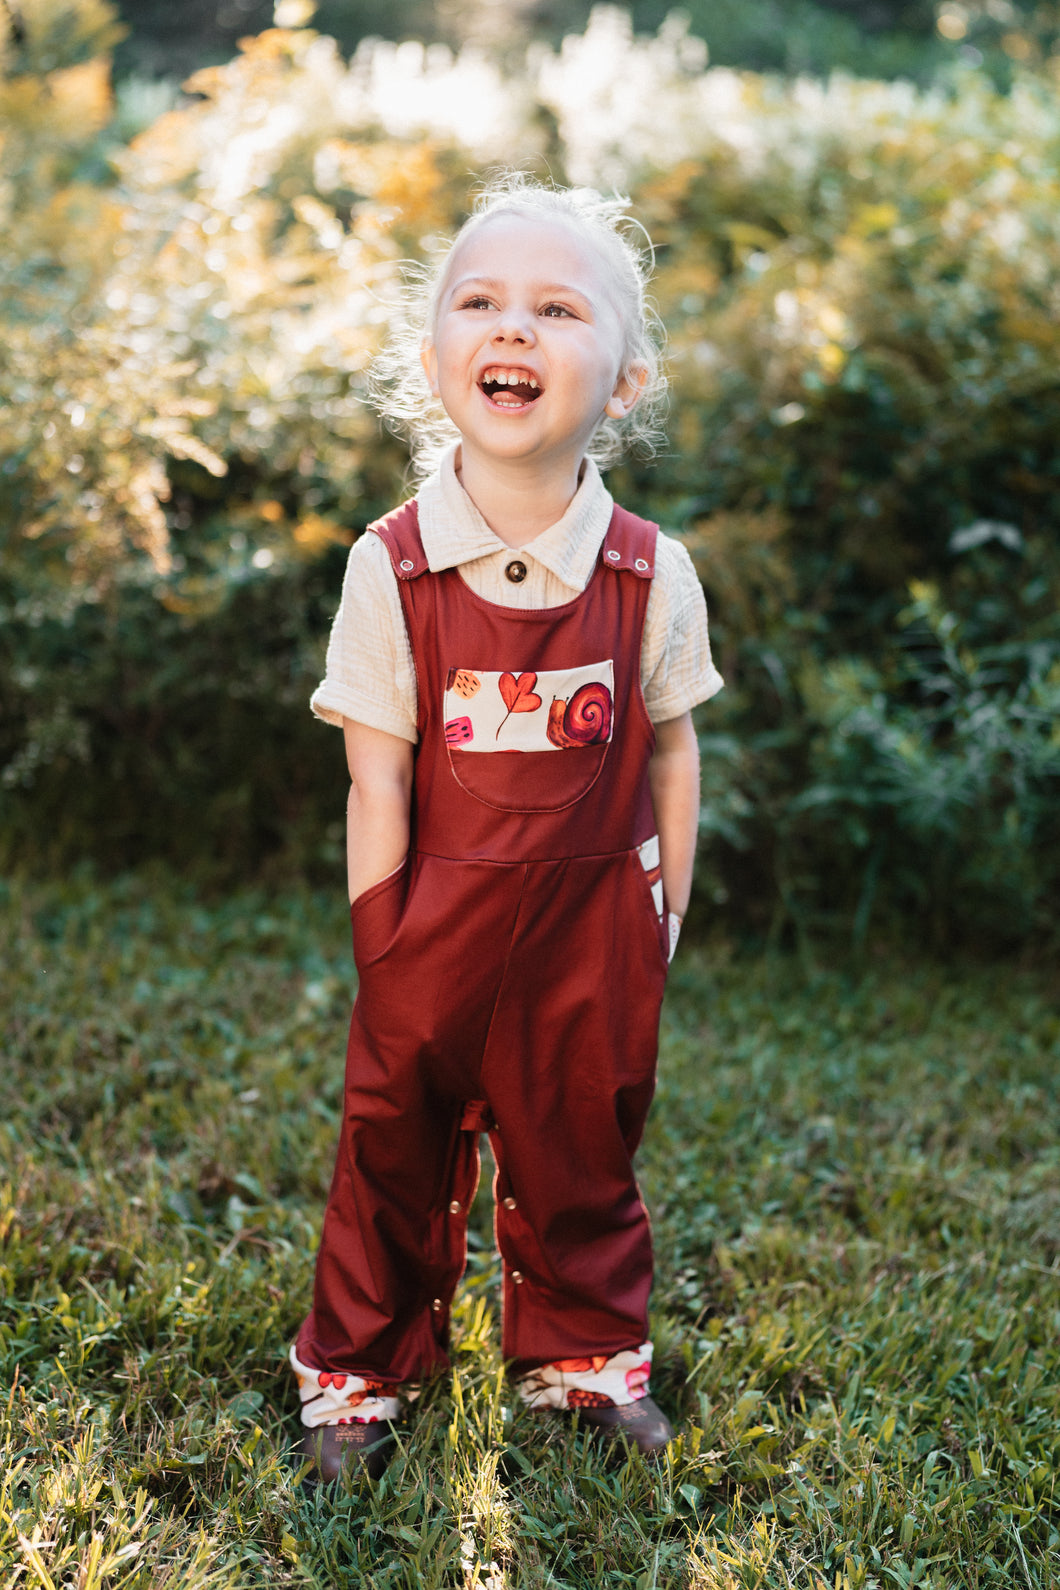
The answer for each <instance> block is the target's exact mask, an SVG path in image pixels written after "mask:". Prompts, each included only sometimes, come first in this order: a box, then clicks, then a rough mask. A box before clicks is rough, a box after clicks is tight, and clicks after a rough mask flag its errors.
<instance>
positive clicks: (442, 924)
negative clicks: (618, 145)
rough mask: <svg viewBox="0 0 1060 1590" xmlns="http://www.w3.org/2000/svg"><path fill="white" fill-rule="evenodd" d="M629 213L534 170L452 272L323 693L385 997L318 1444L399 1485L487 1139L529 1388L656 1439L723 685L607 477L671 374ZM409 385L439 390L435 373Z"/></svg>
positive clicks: (479, 225)
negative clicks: (342, 753)
mask: <svg viewBox="0 0 1060 1590" xmlns="http://www.w3.org/2000/svg"><path fill="white" fill-rule="evenodd" d="M622 212H623V204H622V202H621V201H618V200H613V201H611V200H606V199H603V198H601V197H600V195H598V194H596V193H593V192H591V191H589V190H584V189H577V190H562V189H551V188H545V187H541V186H538V185H537V184H535V183H533V182H531V181H530V180H528V179H527V178H525V177H522V176H514V177H508V178H506V179H504V180H503V181H501V182H499V183H497V184H494V185H493V186H492V187H491V188H489V189H488V190H487V191H486V192H485V193H484V194H483V195H482V196H481V198H480V200H479V203H478V205H477V208H476V211H475V214H474V215H473V216H472V218H471V219H470V220H469V221H468V222H467V224H466V225H465V226H464V227H463V229H462V230H461V231H460V233H459V234H458V235H457V237H456V239H455V242H454V243H453V245H452V247H451V249H450V250H449V251H448V253H447V254H446V256H445V258H444V259H443V260H442V261H441V263H440V266H439V269H438V271H437V273H436V276H435V278H434V280H432V281H430V282H428V283H427V287H426V302H425V304H424V308H423V319H422V320H421V321H420V325H419V328H418V335H417V341H418V343H419V347H418V350H417V351H418V353H419V359H418V360H414V359H410V358H409V356H408V354H407V353H405V355H404V358H405V360H406V363H405V368H404V369H401V360H402V357H403V355H402V351H401V350H400V349H396V350H394V351H392V353H391V356H390V360H389V366H390V369H391V370H393V371H396V372H397V375H398V377H399V379H398V381H397V385H396V388H395V390H394V391H393V392H392V394H391V396H390V398H389V399H388V400H387V406H388V409H389V413H390V416H391V418H393V416H394V414H395V413H397V414H399V415H400V416H401V417H403V418H404V419H405V421H406V422H409V423H410V429H411V430H412V439H413V444H414V448H415V449H416V450H417V453H418V457H419V458H420V460H421V462H422V461H423V459H424V455H425V453H429V451H430V449H431V448H434V449H435V454H434V456H435V459H437V449H438V445H439V443H440V442H444V441H445V440H446V439H447V438H446V436H445V433H444V432H441V433H440V432H439V425H438V422H439V420H440V421H441V422H442V424H443V425H447V426H448V438H449V439H451V445H450V446H449V447H448V450H446V451H445V452H444V453H443V454H442V456H441V458H440V461H437V462H436V467H435V468H434V470H433V472H432V473H431V474H430V475H429V476H428V478H427V479H426V480H425V481H424V482H423V484H422V486H421V487H420V490H419V492H418V494H417V496H416V497H415V498H414V499H413V500H412V501H411V502H408V503H406V504H404V506H402V507H400V508H398V509H397V510H396V511H395V512H393V513H391V514H389V515H388V516H387V517H386V518H385V519H382V520H380V521H379V523H377V524H374V525H371V526H370V527H369V530H370V532H371V533H370V534H366V535H364V536H363V537H362V538H361V539H360V540H359V541H358V542H357V543H356V544H355V545H354V547H353V549H352V551H351V553H350V560H349V566H348V571H347V575H346V580H345V585H344V589H343V596H342V605H341V607H340V609H339V612H338V615H337V617H336V619H335V626H334V629H333V632H332V636H331V642H330V645H329V649H328V661H327V677H326V678H325V680H324V683H323V684H322V685H321V686H320V688H319V689H318V690H317V692H316V693H315V695H314V697H313V703H312V705H313V707H314V710H315V711H316V712H317V713H318V714H319V715H320V716H321V717H322V718H324V719H325V720H326V721H328V722H331V723H335V724H339V723H341V724H342V726H343V729H344V731H345V737H346V753H347V759H348V762H349V770H350V779H351V790H350V798H349V807H348V828H347V837H348V856H349V890H350V899H351V901H352V906H351V918H352V925H353V946H354V958H355V961H356V964H357V970H358V974H359V992H358V996H357V1001H356V1004H355V1006H354V1010H353V1018H352V1024H351V1030H350V1039H349V1046H348V1051H347V1068H346V1095H345V1110H344V1120H343V1124H342V1134H341V1139H340V1143H339V1150H338V1161H337V1165H336V1169H335V1175H334V1180H333V1182H332V1186H331V1193H330V1196H329V1199H328V1205H327V1210H326V1214H325V1218H324V1228H323V1235H322V1238H321V1244H320V1251H319V1254H318V1257H317V1266H316V1283H315V1290H314V1297H313V1307H312V1310H311V1312H310V1314H309V1317H308V1318H307V1319H306V1321H305V1323H304V1324H303V1326H302V1328H301V1330H300V1332H299V1334H298V1338H297V1341H296V1343H295V1345H294V1347H293V1348H292V1350H291V1364H292V1366H293V1368H294V1371H295V1373H296V1375H297V1377H298V1383H299V1388H300V1393H301V1399H302V1421H303V1424H304V1425H305V1426H306V1431H305V1436H304V1440H303V1450H304V1451H305V1452H306V1454H307V1455H308V1456H309V1457H310V1458H312V1459H313V1461H314V1464H315V1468H316V1472H317V1474H318V1475H319V1477H321V1478H323V1479H325V1480H331V1479H334V1478H336V1477H337V1476H338V1475H339V1474H340V1473H341V1471H342V1468H343V1464H344V1462H345V1463H348V1462H357V1461H364V1462H365V1463H366V1465H367V1467H368V1468H369V1470H370V1472H372V1473H375V1474H378V1473H380V1472H381V1471H382V1468H383V1466H384V1464H385V1462H386V1459H387V1457H388V1456H389V1452H390V1443H391V1442H392V1430H393V1422H394V1420H395V1419H396V1418H397V1417H398V1416H399V1413H400V1407H401V1402H400V1397H401V1396H402V1395H407V1394H408V1392H409V1390H410V1388H412V1387H414V1386H415V1384H416V1383H417V1382H419V1381H421V1380H423V1379H424V1377H426V1376H428V1375H430V1374H432V1373H435V1372H437V1371H438V1370H440V1369H442V1368H444V1367H445V1365H446V1364H447V1363H448V1358H447V1355H446V1346H447V1336H448V1325H449V1309H450V1304H451V1302H452V1298H453V1293H454V1291H455V1289H456V1286H457V1283H458V1281H459V1279H460V1276H461V1274H462V1272H463V1268H464V1262H465V1255H466V1244H465V1232H466V1221H467V1216H468V1209H469V1206H470V1205H471V1202H472V1200H473V1198H474V1196H475V1190H476V1187H477V1184H478V1173H479V1158H478V1141H479V1134H480V1132H483V1131H486V1132H488V1133H489V1134H490V1141H491V1144H492V1147H493V1153H494V1157H495V1160H496V1166H497V1170H496V1177H495V1182H494V1192H495V1199H496V1217H495V1229H496V1239H497V1244H498V1247H499V1249H500V1253H501V1256H502V1259H503V1266H504V1324H503V1339H502V1348H503V1352H504V1356H505V1358H506V1359H507V1360H508V1361H509V1362H510V1367H511V1372H512V1374H513V1375H514V1376H515V1378H516V1380H517V1383H518V1386H519V1390H520V1392H521V1394H522V1396H523V1398H524V1399H525V1400H526V1401H527V1402H529V1403H531V1404H532V1405H533V1406H534V1407H538V1408H545V1409H551V1410H556V1411H563V1410H566V1411H571V1412H573V1411H575V1410H576V1411H577V1413H578V1414H579V1416H580V1417H581V1419H582V1421H583V1422H584V1423H586V1424H589V1425H592V1426H595V1427H598V1428H600V1429H602V1430H604V1431H607V1432H609V1433H614V1434H619V1435H625V1437H626V1438H627V1439H628V1440H629V1441H631V1442H633V1443H634V1444H635V1445H636V1446H638V1447H639V1448H641V1449H642V1450H643V1451H649V1452H650V1451H653V1450H656V1449H658V1448H661V1447H664V1446H665V1444H666V1442H667V1441H668V1440H669V1438H670V1436H671V1434H672V1431H671V1429H670V1426H669V1424H668V1423H667V1421H666V1419H665V1417H664V1416H663V1414H662V1413H661V1411H660V1410H659V1409H658V1407H657V1406H656V1405H655V1403H654V1402H653V1401H652V1399H651V1397H650V1396H649V1394H648V1376H649V1371H650V1366H651V1356H652V1348H651V1343H650V1341H649V1340H648V1312H647V1311H648V1294H649V1290H650V1286H651V1277H652V1253H651V1232H650V1227H649V1223H648V1216H647V1213H646V1211H645V1208H644V1205H643V1203H642V1202H641V1198H640V1194H639V1191H638V1188H637V1183H636V1181H635V1179H634V1175H633V1168H632V1156H633V1153H634V1151H635V1149H636V1147H637V1144H638V1143H639V1141H640V1138H641V1134H642V1131H643V1128H644V1121H645V1117H646V1115H647V1111H648V1106H649V1103H650V1101H651V1096H652V1091H653V1087H654V1082H655V1062H656V1050H657V1043H658V1023H659V1007H660V1003H661V1000H662V995H663V988H664V984H665V979H666V969H667V963H668V959H669V956H670V955H671V954H672V953H673V948H674V946H675V944H676V939H677V931H678V927H679V925H680V921H681V915H682V913H683V912H684V911H685V908H686V905H687V901H688V895H689V888H690V883H691V873H692V861H693V853H694V849H695V838H696V825H697V818H698V809H699V760H698V753H697V746H696V737H695V733H694V731H693V728H692V722H691V717H690V708H692V707H693V706H694V705H695V704H696V703H697V702H700V701H704V700H706V699H707V698H708V697H709V696H711V695H712V694H713V693H714V692H715V691H716V690H718V689H720V687H721V679H720V677H719V676H718V674H717V672H716V671H715V669H714V666H713V664H712V662H711V657H710V648H709V643H708V639H707V622H706V608H705V605H704V602H703V595H702V591H701V590H700V587H699V583H698V581H697V579H696V576H695V573H694V571H693V568H692V565H691V561H690V559H689V558H688V555H687V553H686V552H685V550H684V549H683V548H682V547H681V546H680V545H679V544H678V543H677V542H675V541H671V540H668V539H667V538H665V537H663V536H659V535H658V534H657V529H656V526H654V525H650V524H647V523H645V522H644V521H643V520H640V519H636V518H634V517H633V516H632V515H630V514H628V513H625V512H624V511H623V510H622V509H620V508H617V507H615V505H614V504H613V502H612V500H611V497H610V495H609V494H608V492H607V490H606V488H605V487H604V485H603V483H602V481H601V479H600V474H599V471H598V468H597V464H596V462H594V454H595V457H596V458H598V459H602V460H604V461H607V460H608V459H609V458H611V457H612V456H614V455H615V454H616V452H618V451H619V450H620V449H621V447H622V446H623V445H624V444H625V442H627V441H628V440H630V439H637V437H638V436H639V437H641V438H644V437H648V438H650V436H651V434H652V416H653V411H654V410H655V408H656V407H657V404H658V400H659V398H660V397H661V393H662V387H663V382H662V379H661V377H660V375H659V370H658V357H657V352H656V348H655V346H654V342H653V337H652V326H651V322H650V319H649V316H648V314H647V312H646V308H645V296H644V293H645V282H646V277H647V270H646V268H645V266H644V264H643V261H642V258H641V255H640V254H639V253H638V250H637V249H636V247H635V246H634V245H633V244H632V243H631V242H630V240H629V235H630V234H629V227H630V223H628V222H626V221H625V219H624V217H623V213H622ZM417 382H418V383H419V388H418V390H417Z"/></svg>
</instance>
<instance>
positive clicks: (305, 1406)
mask: <svg viewBox="0 0 1060 1590" xmlns="http://www.w3.org/2000/svg"><path fill="white" fill-rule="evenodd" d="M290 1360H291V1368H292V1369H293V1370H294V1373H295V1379H296V1380H297V1381H298V1395H299V1396H300V1397H301V1399H302V1423H303V1424H304V1425H308V1427H309V1429H311V1430H315V1429H316V1428H317V1427H318V1426H320V1425H323V1424H375V1423H377V1422H378V1421H380V1420H394V1419H396V1418H397V1417H398V1415H399V1414H400V1412H401V1399H400V1398H399V1397H396V1396H395V1395H394V1390H395V1388H394V1386H393V1384H392V1382H389V1381H385V1380H371V1379H366V1378H365V1376H363V1375H343V1374H333V1373H330V1372H329V1371H327V1370H325V1369H310V1367H309V1365H308V1364H303V1363H302V1362H301V1361H300V1360H299V1358H298V1355H297V1354H296V1352H295V1350H294V1348H293V1347H292V1348H291V1353H290Z"/></svg>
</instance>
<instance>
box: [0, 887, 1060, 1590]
mask: <svg viewBox="0 0 1060 1590" xmlns="http://www.w3.org/2000/svg"><path fill="white" fill-rule="evenodd" d="M0 937H2V941H3V944H4V952H3V963H4V965H3V971H2V973H0V976H2V978H3V986H2V990H0V1003H2V1020H3V1024H4V1045H3V1061H2V1072H0V1299H2V1301H0V1358H2V1362H3V1388H4V1390H3V1393H2V1394H0V1443H2V1447H0V1452H2V1464H0V1590H14V1587H15V1586H18V1587H20V1590H21V1587H23V1586H44V1587H46V1590H60V1587H65V1586H69V1587H72V1590H97V1587H103V1586H107V1587H115V1590H117V1587H119V1586H120V1587H132V1586H138V1587H142V1590H148V1587H150V1590H156V1587H165V1586H172V1587H177V1586H181V1587H185V1586H186V1587H194V1590H200V1587H206V1586H222V1585H224V1586H228V1585H231V1586H237V1585H238V1586H255V1585H298V1586H302V1585H304V1586H311V1585H312V1586H336V1587H347V1586H348V1587H352V1586H360V1585H366V1586H373V1587H377V1586H378V1587H383V1586H399V1585H402V1586H410V1587H419V1586H426V1587H430V1586H454V1587H466V1586H473V1585H479V1586H483V1587H489V1590H501V1586H505V1587H508V1586H510V1587H515V1586H540V1587H542V1590H544V1587H545V1586H550V1587H555V1590H562V1587H564V1586H568V1587H574V1586H577V1587H579V1590H580V1587H587V1586H630V1587H633V1586H637V1587H641V1590H647V1587H650V1586H688V1587H695V1590H708V1587H709V1590H715V1587H717V1590H721V1587H729V1586H733V1587H735V1586H740V1587H743V1586H747V1587H750V1586H768V1587H773V1586H778V1587H779V1586H789V1585H792V1586H794V1585H797V1586H800V1587H802V1586H805V1587H813V1590H819V1587H823V1586H827V1587H828V1590H835V1587H844V1590H846V1587H849V1590H855V1587H860V1586H879V1587H881V1590H883V1587H887V1590H890V1587H892V1586H912V1585H921V1586H932V1587H936V1590H940V1587H943V1586H946V1587H952V1590H965V1587H979V1586H984V1587H985V1586H994V1585H998V1586H1002V1585H1003V1586H1013V1587H1020V1586H1024V1587H1029V1590H1038V1587H1042V1590H1044V1587H1047V1586H1053V1585H1056V1584H1058V1583H1060V1495H1058V1494H1057V1476H1058V1472H1060V1132H1058V1125H1060V1099H1058V1089H1057V1059H1058V1053H1060V1018H1058V1016H1057V1013H1056V1010H1057V1006H1056V998H1055V996H1056V992H1057V990H1056V980H1055V977H1054V978H1053V979H1052V980H1050V978H1049V977H1048V976H1047V975H1046V974H1045V973H1044V972H1043V971H1041V970H1039V971H1036V972H1035V971H1029V970H1020V969H1019V968H1017V967H1015V966H1013V965H1005V966H999V967H996V968H991V967H989V966H985V965H972V964H964V965H961V966H944V965H940V964H930V963H926V962H923V961H920V960H917V959H916V958H913V957H911V958H909V959H908V960H899V959H897V958H885V959H881V960H880V961H879V962H876V963H870V968H869V969H868V970H866V971H865V972H864V973H863V974H861V975H860V976H859V977H858V978H852V977H846V976H843V975H840V974H837V973H827V972H820V973H818V974H817V975H813V976H810V975H807V973H806V972H805V970H803V969H800V967H799V966H797V965H796V964H795V963H793V962H792V961H789V960H784V959H770V960H766V959H762V958H759V959H749V958H741V957H739V956H736V955H734V954H732V953H731V952H729V951H728V950H727V949H726V948H725V947H724V946H723V945H722V946H715V947H713V948H711V949H697V948H695V947H689V948H684V947H683V948H682V951H681V956H680V959H679V962H678V964H677V966H676V967H675V970H674V974H673V977H672V983H671V990H670V994H669V996H668V1001H667V1012H666V1019H665V1029H664V1040H663V1051H662V1060H661V1077H660V1090H659V1097H658V1102H657V1105H656V1108H655V1111H654V1114H653V1117H652V1122H651V1126H650V1128H649V1135H648V1140H647V1142H646V1144H645V1148H644V1151H643V1155H642V1159H641V1170H642V1181H643V1185H644V1190H645V1193H646V1196H647V1198H648V1201H649V1205H650V1207H651V1208H652V1211H653V1216H654V1222H655V1232H656V1238H657V1250H658V1280H657V1286H656V1291H655V1297H654V1315H655V1317H654V1336H655V1341H656V1344H657V1345H656V1353H657V1357H656V1363H657V1366H658V1369H657V1374H656V1377H655V1386H656V1393H657V1395H658V1398H659V1400H660V1402H661V1403H662V1404H663V1406H664V1407H665V1408H666V1409H667V1411H668V1412H669V1413H670V1414H671V1415H672V1417H673V1418H674V1420H675V1423H676V1424H677V1425H678V1428H679V1431H680V1436H679V1439H678V1441H677V1442H676V1443H675V1445H674V1447H673V1449H672V1456H671V1459H670V1461H669V1462H668V1463H666V1464H665V1465H662V1466H660V1467H652V1466H650V1465H647V1464H645V1463H643V1462H642V1461H641V1460H639V1459H630V1460H629V1461H628V1462H627V1463H626V1464H625V1465H624V1466H623V1465H622V1464H616V1463H615V1462H614V1461H609V1460H608V1459H607V1457H606V1455H605V1454H603V1453H602V1452H601V1451H600V1450H599V1449H598V1448H597V1447H596V1446H594V1445H593V1444H591V1443H589V1442H587V1441H586V1440H585V1439H584V1438H583V1437H582V1436H581V1435H579V1434H576V1433H574V1432H573V1431H572V1430H571V1428H570V1427H569V1425H568V1424H567V1423H566V1422H565V1421H563V1420H560V1419H556V1418H554V1417H553V1418H552V1419H549V1418H548V1417H547V1416H542V1415H531V1414H528V1413H526V1412H523V1411H521V1410H520V1409H519V1408H517V1407H515V1406H513V1402H512V1398H511V1395H510V1393H509V1391H508V1389H507V1388H506V1385H505V1382H504V1377H503V1366H502V1364H501V1362H500V1360H499V1357H498V1351H497V1327H496V1286H497V1279H498V1275H497V1270H496V1268H495V1265H494V1262H493V1259H492V1256H491V1253H490V1248H489V1238H488V1233H489V1209H488V1198H486V1197H483V1198H481V1199H480V1201H479V1204H478V1206H477V1209H476V1216H475V1222H474V1226H473V1232H472V1242H473V1248H472V1254H471V1262H470V1265H469V1271H468V1276H467V1278H466V1281H465V1284H464V1286H463V1289H462V1292H461V1294H460V1297H459V1301H458V1307H457V1310H456V1337H455V1351H454V1363H455V1368H454V1372H453V1374H452V1376H451V1377H447V1378H446V1379H444V1380H443V1381H441V1382H439V1383H437V1384H436V1385H434V1386H433V1387H432V1388H430V1390H429V1391H428V1392H427V1394H426V1396H425V1397H424V1399H423V1401H422V1402H421V1404H420V1405H419V1407H418V1409H417V1412H416V1414H415V1416H414V1419H413V1420H412V1421H411V1422H410V1424H409V1426H408V1428H407V1432H406V1435H405V1445H406V1453H405V1456H404V1458H403V1459H401V1460H399V1461H396V1462H395V1464H394V1465H393V1466H392V1468H391V1470H390V1471H389V1472H388V1474H387V1476H386V1477H385V1478H384V1480H383V1481H382V1482H381V1483H380V1484H378V1485H376V1486H372V1485H370V1484H369V1483H367V1482H360V1481H355V1482H354V1483H353V1484H352V1485H351V1486H350V1487H349V1489H348V1491H347V1492H345V1493H343V1494H340V1495H338V1496H327V1495H323V1496H321V1495H320V1494H318V1493H312V1492H309V1491H308V1490H307V1489H306V1488H305V1487H304V1486H301V1485H300V1484H299V1483H298V1468H297V1464H296V1463H295V1462H294V1461H293V1460H292V1458H291V1456H290V1444H291V1443H292V1441H293V1440H294V1439H295V1437H296V1436H297V1433H298V1429H297V1424H296V1419H295V1409H296V1397H295V1394H294V1390H293V1386H292V1384H291V1382H290V1380H289V1377H288V1375H287V1372H286V1370H285V1366H284V1354H285V1350H286V1347H287V1344H288V1342H289V1340H290V1338H291V1336H292V1333H293V1332H294V1330H295V1328H296V1326H297V1324H298V1322H299V1320H300V1319H301V1317H302V1314H303V1312H304V1309H305V1306H306V1302H307V1298H308V1296H309V1290H310V1282H311V1274H312V1256H313V1248H314V1243H315V1239H316V1234H317V1232H318V1230H319V1223H320V1217H321V1212H322V1208H323V1202H324V1197H325V1193H326V1189H327V1183H328V1179H329V1176H330V1171H331V1162H332V1155H333V1152H334V1141H335V1134H336V1127H337V1120H338V1111H339V1108H340V1099H341V1080H342V1055H343V1046H344V1039H345V1023H346V1018H347V1014H348V1003H349V998H350V992H351V975H350V962H349V956H348V948H347V924H346V916H345V912H344V910H343V906H342V902H341V900H340V899H339V898H337V897H335V898H330V899H324V898H322V897H320V896H314V895H310V894H308V893H302V894H299V893H295V894H292V895H288V896H285V897H283V898H276V899H271V898H268V897H267V896H266V895H264V894H263V893H250V892H247V893H246V894H243V895H241V896H239V897H237V898H233V899H230V900H228V901H227V902H225V903H224V904H221V905H210V906H206V905H203V904H202V903H200V902H198V901H197V900H196V899H195V897H194V896H192V895H191V894H190V893H187V892H185V891H184V890H183V886H182V885H181V884H180V883H179V882H176V881H174V880H172V879H168V880H167V879H164V878H160V879H159V878H156V879H154V880H153V881H151V882H148V881H147V880H145V879H139V880H129V881H126V882H123V883H121V884H118V885H113V886H108V887H105V888H104V887H99V886H95V885H92V884H90V883H89V882H88V881H87V880H84V881H81V882H77V881H76V880H75V882H73V883H72V884H68V885H66V886H65V887H63V888H60V887H59V886H57V885H56V886H37V885H35V886H32V887H26V888H25V889H23V888H20V887H16V886H10V885H9V886H7V889H6V892H5V893H3V894H2V895H0Z"/></svg>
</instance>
